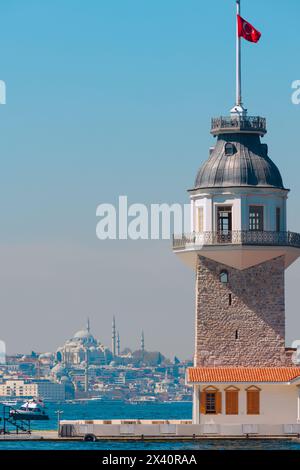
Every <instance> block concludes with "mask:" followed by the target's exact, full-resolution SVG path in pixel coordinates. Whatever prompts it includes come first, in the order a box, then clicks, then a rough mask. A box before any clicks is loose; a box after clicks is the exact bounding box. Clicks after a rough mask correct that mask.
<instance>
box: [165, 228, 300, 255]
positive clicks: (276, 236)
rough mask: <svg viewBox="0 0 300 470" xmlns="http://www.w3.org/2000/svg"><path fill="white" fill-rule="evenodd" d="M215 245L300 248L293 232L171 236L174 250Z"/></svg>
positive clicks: (238, 232) (204, 233) (243, 232)
mask: <svg viewBox="0 0 300 470" xmlns="http://www.w3.org/2000/svg"><path fill="white" fill-rule="evenodd" d="M215 245H246V246H247V245H249V246H290V247H294V248H300V234H299V233H293V232H256V231H249V230H242V231H238V230H233V231H231V232H226V233H225V232H199V233H197V232H194V233H190V234H182V235H174V236H173V248H174V250H179V249H185V248H191V247H202V246H215Z"/></svg>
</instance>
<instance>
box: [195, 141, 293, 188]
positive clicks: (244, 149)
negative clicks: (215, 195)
mask: <svg viewBox="0 0 300 470" xmlns="http://www.w3.org/2000/svg"><path fill="white" fill-rule="evenodd" d="M227 143H232V144H233V145H234V151H233V154H232V155H226V154H225V147H226V144H227ZM236 186H257V187H273V188H280V189H284V186H283V181H282V178H281V175H280V172H279V170H278V168H277V166H276V165H275V163H273V162H272V160H271V159H270V158H269V157H268V147H267V145H265V144H262V143H261V141H260V137H259V136H258V135H251V134H238V133H234V134H222V135H220V136H219V137H218V140H217V143H216V146H215V147H214V149H213V150H212V152H211V155H210V157H209V159H208V160H207V161H206V162H205V163H204V164H203V165H202V166H201V168H200V170H199V172H198V174H197V177H196V181H195V188H211V187H236Z"/></svg>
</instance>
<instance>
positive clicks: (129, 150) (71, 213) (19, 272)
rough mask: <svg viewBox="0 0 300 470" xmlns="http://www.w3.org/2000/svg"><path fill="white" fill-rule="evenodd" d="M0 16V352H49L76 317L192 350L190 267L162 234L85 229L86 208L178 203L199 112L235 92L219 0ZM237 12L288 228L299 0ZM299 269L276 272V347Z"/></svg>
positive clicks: (246, 68)
mask: <svg viewBox="0 0 300 470" xmlns="http://www.w3.org/2000/svg"><path fill="white" fill-rule="evenodd" d="M46 3H47V4H46ZM1 13H2V19H3V21H2V27H1V32H0V38H1V55H0V57H1V76H0V79H1V80H3V81H4V82H5V83H6V86H7V102H6V105H5V106H0V132H1V139H0V155H1V172H0V182H1V194H2V197H1V199H0V208H1V232H0V259H1V265H0V266H1V267H0V285H1V295H0V311H1V328H0V340H3V341H5V342H6V346H7V353H8V354H11V353H13V352H17V351H22V352H24V353H26V352H27V353H28V352H30V351H31V350H36V351H52V350H55V349H56V348H57V347H59V345H61V344H63V342H64V341H65V339H66V338H68V337H70V336H71V335H72V333H73V332H74V331H77V330H78V329H79V328H80V327H82V325H84V324H85V321H86V318H87V316H89V317H90V319H91V322H92V325H93V331H94V333H95V335H96V336H97V338H99V339H100V340H101V342H103V343H104V344H105V345H108V346H110V345H111V321H112V317H113V315H116V318H117V319H118V331H119V333H120V335H121V341H122V344H123V345H125V344H126V345H128V346H129V347H131V348H132V349H134V348H138V347H139V345H140V341H141V336H140V335H141V331H142V330H144V331H145V335H146V344H147V347H148V348H149V349H152V350H158V351H161V352H162V354H164V355H166V356H167V357H173V356H174V355H177V356H179V357H180V358H190V357H192V354H193V349H194V344H193V337H194V287H193V280H194V276H193V273H192V272H191V271H190V270H189V269H188V268H186V267H185V266H183V265H182V264H181V263H180V262H179V261H178V260H177V259H176V257H175V256H174V255H173V253H172V250H171V241H127V240H121V241H110V240H109V241H100V240H98V239H97V237H96V233H95V228H96V224H97V217H96V208H97V206H98V205H99V204H101V203H111V204H116V203H117V200H118V197H119V196H120V195H127V197H128V201H129V203H130V204H131V203H137V202H139V203H143V204H151V203H161V202H166V203H168V204H172V203H180V204H186V203H188V195H187V193H186V190H187V189H188V188H191V187H192V186H193V182H194V179H195V176H196V173H197V170H198V168H199V167H200V165H201V164H202V163H203V162H204V160H206V159H207V157H208V151H209V147H210V146H211V145H213V143H214V140H213V138H212V137H211V135H210V133H209V131H210V119H211V117H215V116H218V115H224V114H225V115H226V114H228V112H229V110H230V109H231V107H232V106H233V104H234V92H235V34H234V31H235V20H236V18H235V2H234V0H232V1H228V2H224V1H223V0H215V2H214V3H205V4H204V3H203V2H199V1H196V0H188V1H187V2H184V3H183V2H182V1H179V0H173V1H172V2H171V1H170V0H165V1H164V2H161V1H158V0H153V1H152V2H140V1H138V0H131V1H130V2H126V1H125V2H124V1H123V0H122V1H121V0H115V2H109V1H105V0H103V1H102V2H99V1H96V0H91V1H89V2H88V3H84V2H78V1H75V2H74V1H71V0H60V1H59V2H58V1H55V0H54V1H52V2H40V1H38V0H28V1H26V2H19V1H17V0H11V1H10V2H6V3H5V4H4V5H2V7H1ZM243 13H244V14H245V16H246V17H248V18H251V21H253V24H255V25H256V26H257V28H258V29H259V30H260V31H261V32H262V38H261V41H260V43H259V44H258V45H256V46H255V47H252V45H251V44H243V50H244V53H243V77H244V78H243V80H244V81H243V96H244V104H245V106H246V107H247V108H248V110H249V114H254V115H256V114H259V115H262V116H266V117H267V126H268V134H267V136H266V137H265V138H264V142H265V143H267V144H268V145H269V150H270V156H271V158H272V160H273V161H274V162H275V163H276V164H277V165H278V166H279V167H280V168H281V170H282V176H283V179H284V184H285V186H286V187H289V188H291V193H290V195H289V214H288V220H289V222H288V225H289V229H290V230H292V231H295V232H300V216H299V210H298V201H299V199H300V188H299V182H298V180H299V172H300V160H299V159H298V157H297V154H298V145H299V144H298V141H299V138H298V123H299V113H300V106H299V105H295V104H293V103H292V99H291V97H292V93H293V92H294V91H295V90H293V89H292V83H293V82H295V80H297V79H299V78H300V71H299V66H298V61H297V57H298V49H299V46H298V44H299V37H298V35H299V33H298V30H299V28H298V18H299V14H300V3H299V1H298V0H289V8H286V6H285V5H284V4H283V3H281V2H274V1H273V0H265V1H264V2H261V1H259V0H252V1H250V0H249V1H248V0H244V1H243ZM270 14H271V16H272V18H271V20H270ZM279 26H280V28H279ZM279 29H280V34H278V30H279ZM79 31H80V34H79V33H78V32H79ZM258 84H259V85H258ZM299 276H300V264H299V263H296V264H295V266H292V267H291V268H290V269H289V270H288V272H287V277H286V306H287V308H286V312H287V344H291V342H292V341H293V340H297V339H300V316H299V313H298V290H299ZM122 338H123V339H122Z"/></svg>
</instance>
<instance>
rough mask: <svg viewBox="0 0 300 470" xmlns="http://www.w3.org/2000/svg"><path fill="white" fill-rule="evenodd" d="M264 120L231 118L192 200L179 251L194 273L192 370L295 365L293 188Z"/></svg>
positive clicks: (218, 130) (297, 245) (221, 126)
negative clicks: (289, 331)
mask: <svg viewBox="0 0 300 470" xmlns="http://www.w3.org/2000/svg"><path fill="white" fill-rule="evenodd" d="M266 132H267V129H266V121H265V119H263V118H261V117H249V116H247V114H246V112H243V114H242V115H238V114H237V113H234V112H233V113H232V114H231V115H230V116H229V117H225V118H224V117H221V118H217V119H213V120H212V128H211V133H212V135H213V136H214V137H216V138H217V141H216V144H215V146H214V147H212V148H211V149H210V152H209V158H208V160H207V161H206V162H205V163H204V164H203V165H202V166H201V168H200V170H199V172H198V174H197V177H196V181H195V185H194V187H193V188H192V189H191V190H190V191H189V193H190V199H191V214H192V217H191V233H190V234H185V235H182V236H175V237H174V251H175V253H176V254H178V255H179V256H180V257H181V258H182V259H183V261H185V262H186V263H188V264H189V265H191V266H192V267H193V269H194V270H195V272H196V321H195V356H194V363H195V367H203V366H204V367H206V366H207V367H225V366H226V367H228V366H230V367H273V366H276V367H277V366H290V365H292V362H291V357H290V355H289V354H288V353H287V352H286V349H285V305H284V274H285V269H286V268H287V267H288V266H289V265H290V264H291V263H292V262H294V261H295V260H296V259H297V258H298V256H299V255H300V236H299V235H298V234H294V233H291V232H288V231H287V221H286V201H287V196H288V192H289V190H288V189H286V188H285V187H284V185H283V181H282V178H281V175H280V172H279V170H278V168H277V167H276V165H275V164H274V163H273V162H272V160H271V159H270V157H269V155H268V147H267V145H266V144H264V143H262V142H261V138H262V137H263V136H264V135H265V134H266Z"/></svg>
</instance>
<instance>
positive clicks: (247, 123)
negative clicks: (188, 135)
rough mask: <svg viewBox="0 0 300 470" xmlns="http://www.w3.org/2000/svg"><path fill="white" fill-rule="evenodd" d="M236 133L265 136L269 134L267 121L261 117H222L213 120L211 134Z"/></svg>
mask: <svg viewBox="0 0 300 470" xmlns="http://www.w3.org/2000/svg"><path fill="white" fill-rule="evenodd" d="M235 131H241V132H250V133H251V132H253V133H258V134H261V135H264V134H266V132H267V123H266V119H265V118H262V117H259V116H227V117H223V116H222V117H218V118H213V119H212V121H211V133H212V134H213V135H218V134H222V133H229V132H235Z"/></svg>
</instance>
